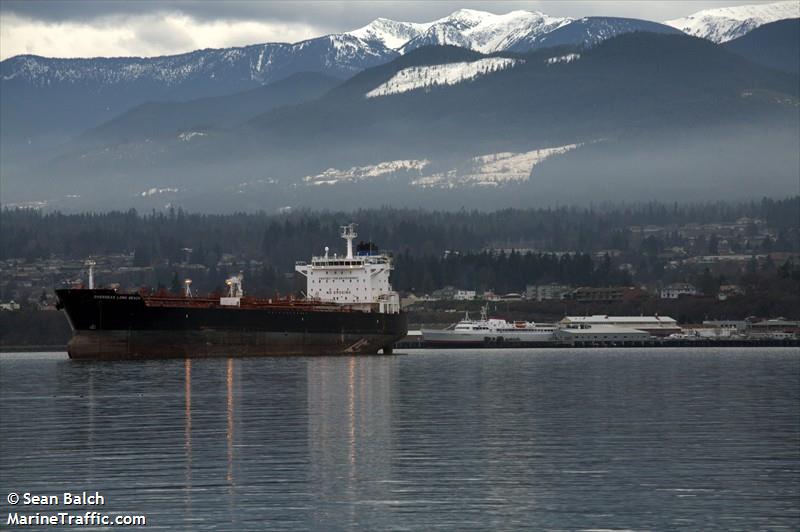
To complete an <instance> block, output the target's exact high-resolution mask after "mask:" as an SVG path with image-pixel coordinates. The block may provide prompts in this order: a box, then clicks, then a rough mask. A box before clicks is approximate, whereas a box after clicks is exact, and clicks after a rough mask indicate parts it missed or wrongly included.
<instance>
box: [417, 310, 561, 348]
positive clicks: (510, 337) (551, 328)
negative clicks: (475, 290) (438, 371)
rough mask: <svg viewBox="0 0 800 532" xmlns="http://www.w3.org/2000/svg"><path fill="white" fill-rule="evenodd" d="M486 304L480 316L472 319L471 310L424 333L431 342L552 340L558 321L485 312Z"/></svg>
mask: <svg viewBox="0 0 800 532" xmlns="http://www.w3.org/2000/svg"><path fill="white" fill-rule="evenodd" d="M486 310H487V309H486V307H484V308H482V309H481V317H480V319H478V320H473V319H470V317H469V313H467V315H466V316H465V317H464V319H463V320H461V321H460V322H458V323H456V324H455V325H451V326H450V327H449V328H447V329H423V330H422V337H423V339H424V341H425V342H427V343H430V344H451V345H468V344H481V343H490V342H504V343H511V344H513V343H524V344H531V343H551V342H552V341H553V333H554V332H555V330H556V326H555V325H551V324H546V325H544V324H536V323H534V322H531V321H514V322H508V321H506V320H502V319H497V318H488V317H487V316H486Z"/></svg>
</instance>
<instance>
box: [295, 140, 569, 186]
mask: <svg viewBox="0 0 800 532" xmlns="http://www.w3.org/2000/svg"><path fill="white" fill-rule="evenodd" d="M580 146H582V144H567V145H565V146H556V147H552V148H543V149H538V150H531V151H527V152H522V153H515V152H500V153H490V154H487V155H479V156H477V157H472V158H470V159H468V160H465V161H463V162H462V163H459V164H457V167H452V168H449V169H446V170H445V171H432V167H433V166H435V165H434V164H433V163H432V162H431V161H430V160H428V159H406V160H395V161H383V162H380V163H377V164H372V165H367V166H354V167H352V168H350V169H347V170H340V169H337V168H328V169H327V170H325V171H324V172H322V173H320V174H317V175H313V176H312V175H308V176H305V177H304V178H303V179H302V181H303V183H304V184H305V185H310V186H333V185H338V184H344V183H358V182H361V181H367V180H374V179H376V178H381V179H406V180H408V182H409V183H410V184H411V185H412V186H415V187H419V188H443V189H450V188H457V187H498V186H502V185H507V184H509V183H519V182H522V181H527V180H528V179H530V176H531V172H532V171H533V168H534V167H535V166H536V165H537V164H539V163H541V162H542V161H544V160H546V159H549V158H550V157H554V156H557V155H562V154H564V153H567V152H568V151H572V150H574V149H576V148H578V147H580Z"/></svg>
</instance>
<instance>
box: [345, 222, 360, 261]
mask: <svg viewBox="0 0 800 532" xmlns="http://www.w3.org/2000/svg"><path fill="white" fill-rule="evenodd" d="M357 236H358V233H356V224H352V223H351V224H347V225H343V226H342V238H344V239H345V240H347V259H348V260H351V259H352V258H353V240H355V238H356V237H357Z"/></svg>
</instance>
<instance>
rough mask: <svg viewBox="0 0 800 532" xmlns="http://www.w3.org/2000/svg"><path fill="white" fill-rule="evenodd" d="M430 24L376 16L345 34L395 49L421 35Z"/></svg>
mask: <svg viewBox="0 0 800 532" xmlns="http://www.w3.org/2000/svg"><path fill="white" fill-rule="evenodd" d="M431 24H432V22H429V23H416V22H399V21H396V20H389V19H387V18H377V19H375V20H373V21H372V22H370V23H369V24H367V25H366V26H364V27H362V28H359V29H357V30H353V31H349V32H347V33H346V35H352V36H353V37H357V38H359V39H361V40H362V41H366V42H378V43H381V44H382V45H384V46H386V47H387V48H392V49H393V50H397V49H399V48H401V47H402V46H403V45H404V44H405V43H407V42H408V41H410V40H411V39H413V38H415V37H418V36H419V35H421V34H422V33H423V32H424V31H425V30H427V29H428V28H429V27H430V25H431Z"/></svg>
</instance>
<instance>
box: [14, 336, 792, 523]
mask: <svg viewBox="0 0 800 532" xmlns="http://www.w3.org/2000/svg"><path fill="white" fill-rule="evenodd" d="M799 381H800V357H797V354H796V351H795V350H791V349H761V350H751V349H735V350H714V349H709V350H703V349H693V350H691V352H682V351H680V350H647V351H637V350H633V349H626V350H624V351H615V350H611V349H609V350H575V351H573V350H568V349H563V350H558V351H549V350H544V349H540V350H535V351H534V350H531V351H526V350H520V351H514V352H511V351H485V350H480V351H470V352H461V353H456V352H448V351H436V352H433V353H432V352H417V353H415V354H411V355H409V356H400V357H352V358H350V357H331V358H327V357H314V358H302V357H301V358H259V359H201V360H193V361H192V360H185V361H184V360H160V361H147V362H136V363H130V362H103V363H81V364H75V363H70V362H69V361H68V360H66V358H65V356H64V355H38V354H33V355H32V354H26V355H2V356H0V420H2V431H0V445H2V447H1V448H0V451H1V452H2V460H1V461H0V490H2V491H3V492H5V493H9V492H26V491H28V492H31V493H39V494H57V493H61V492H64V491H89V492H93V491H99V492H101V493H102V494H103V495H104V496H105V497H106V505H105V507H104V508H103V511H104V512H108V513H111V514H114V513H126V512H128V513H130V512H135V513H145V514H146V515H147V518H148V529H156V530H159V529H161V530H175V529H180V530H184V529H205V528H215V529H220V530H253V529H280V530H309V529H311V530H325V531H328V530H379V529H394V528H408V529H416V530H430V529H435V528H439V529H445V530H456V529H458V530H460V529H467V528H478V529H489V530H507V529H515V528H525V529H547V528H560V529H587V528H605V529H615V528H626V529H677V528H688V529H704V530H713V529H717V530H727V529H731V528H734V529H780V528H787V529H789V528H793V527H795V525H796V523H797V522H798V519H800V508H799V507H798V503H797V501H798V500H800V486H798V483H797V471H798V470H800V455H798V452H797V445H798V441H800V425H799V424H798V417H797V412H798V411H800V382H799ZM36 510H39V511H41V509H36ZM47 510H48V511H53V512H57V511H60V508H58V507H55V508H48V509H47ZM20 511H24V509H22V510H20Z"/></svg>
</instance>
